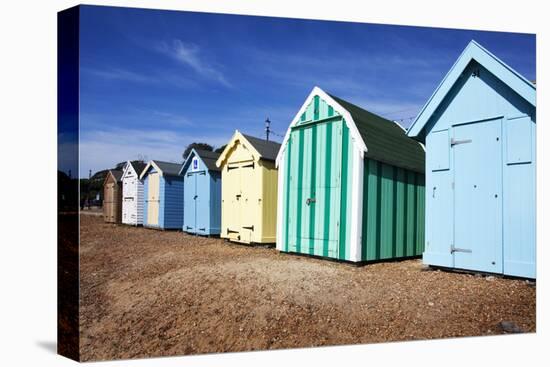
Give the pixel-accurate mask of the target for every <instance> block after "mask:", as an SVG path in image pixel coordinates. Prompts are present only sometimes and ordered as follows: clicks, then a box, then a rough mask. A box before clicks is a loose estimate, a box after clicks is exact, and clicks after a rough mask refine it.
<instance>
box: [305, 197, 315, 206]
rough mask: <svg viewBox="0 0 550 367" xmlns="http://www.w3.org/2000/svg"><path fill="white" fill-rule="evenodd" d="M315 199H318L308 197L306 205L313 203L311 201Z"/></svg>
mask: <svg viewBox="0 0 550 367" xmlns="http://www.w3.org/2000/svg"><path fill="white" fill-rule="evenodd" d="M315 201H316V200H315V198H307V199H306V205H309V204H311V203H314V202H315Z"/></svg>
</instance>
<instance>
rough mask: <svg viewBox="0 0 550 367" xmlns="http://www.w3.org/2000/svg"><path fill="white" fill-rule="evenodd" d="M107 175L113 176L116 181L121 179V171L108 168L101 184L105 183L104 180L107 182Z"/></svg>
mask: <svg viewBox="0 0 550 367" xmlns="http://www.w3.org/2000/svg"><path fill="white" fill-rule="evenodd" d="M109 176H113V178H114V179H115V181H116V182H120V180H121V179H122V171H120V170H117V169H110V170H109V171H108V172H107V174H106V175H105V179H104V180H103V184H104V185H105V182H107V179H108V178H109Z"/></svg>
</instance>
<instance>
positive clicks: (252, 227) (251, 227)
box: [243, 225, 254, 231]
mask: <svg viewBox="0 0 550 367" xmlns="http://www.w3.org/2000/svg"><path fill="white" fill-rule="evenodd" d="M243 229H248V230H250V231H254V226H253V225H252V226H250V227H245V226H243Z"/></svg>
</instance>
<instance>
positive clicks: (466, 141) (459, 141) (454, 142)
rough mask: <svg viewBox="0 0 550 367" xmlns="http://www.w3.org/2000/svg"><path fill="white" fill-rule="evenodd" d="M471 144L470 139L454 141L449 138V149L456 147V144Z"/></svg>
mask: <svg viewBox="0 0 550 367" xmlns="http://www.w3.org/2000/svg"><path fill="white" fill-rule="evenodd" d="M471 142H472V139H464V140H455V139H454V138H451V147H454V146H455V145H458V144H467V143H471Z"/></svg>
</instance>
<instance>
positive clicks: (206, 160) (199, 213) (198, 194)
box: [179, 149, 222, 235]
mask: <svg viewBox="0 0 550 367" xmlns="http://www.w3.org/2000/svg"><path fill="white" fill-rule="evenodd" d="M219 156H220V154H219V153H215V152H211V151H207V150H200V149H192V150H191V152H190V153H189V156H188V157H187V159H186V160H185V162H184V163H183V165H182V167H181V170H180V172H179V173H180V175H181V176H182V177H183V178H184V180H183V186H184V198H183V213H184V214H183V230H184V231H185V232H189V233H195V234H201V235H219V234H220V227H221V210H222V203H221V195H222V185H221V183H222V178H221V172H220V168H218V167H216V160H217V159H218V158H219Z"/></svg>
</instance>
